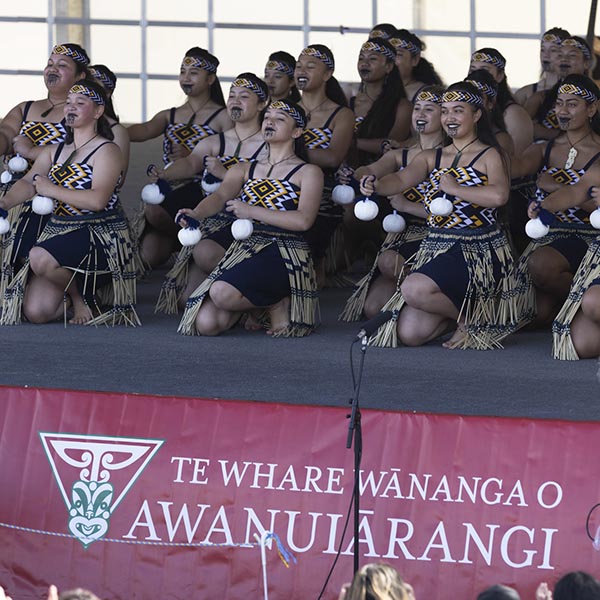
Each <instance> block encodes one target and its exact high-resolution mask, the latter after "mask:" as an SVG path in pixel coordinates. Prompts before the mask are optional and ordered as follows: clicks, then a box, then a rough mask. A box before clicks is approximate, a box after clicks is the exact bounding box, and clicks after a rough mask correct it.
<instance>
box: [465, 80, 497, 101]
mask: <svg viewBox="0 0 600 600" xmlns="http://www.w3.org/2000/svg"><path fill="white" fill-rule="evenodd" d="M465 83H470V84H471V85H472V86H474V87H476V88H477V89H478V90H479V91H480V92H481V93H483V94H485V95H486V96H487V97H488V98H495V97H496V96H497V95H498V90H497V89H496V88H493V87H492V86H491V85H489V84H488V83H483V81H475V80H474V79H465Z"/></svg>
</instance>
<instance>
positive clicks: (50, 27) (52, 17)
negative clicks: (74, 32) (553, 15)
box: [0, 0, 546, 120]
mask: <svg viewBox="0 0 600 600" xmlns="http://www.w3.org/2000/svg"><path fill="white" fill-rule="evenodd" d="M223 1H226V0H206V2H207V8H208V11H207V16H208V18H207V20H206V21H157V20H148V18H147V6H148V0H141V9H140V18H139V20H134V19H94V18H80V17H79V18H78V17H71V16H58V15H57V14H56V12H57V11H56V9H55V3H56V0H48V9H47V17H6V16H1V15H0V23H17V22H18V23H23V22H28V23H46V24H47V32H48V33H47V38H48V53H50V51H51V50H52V47H53V45H54V44H55V43H56V41H57V39H56V37H57V35H56V30H57V27H59V26H66V25H78V26H80V27H81V28H83V30H84V31H87V32H88V33H89V30H90V27H91V26H93V25H116V26H130V27H131V26H139V27H140V28H141V70H140V72H139V73H127V72H125V73H124V72H119V73H118V76H119V77H122V78H124V79H140V80H141V104H142V106H141V113H142V120H146V119H147V113H148V81H150V80H174V79H177V76H176V75H168V74H161V73H148V65H147V32H148V28H149V27H169V28H174V27H187V28H189V27H198V28H204V29H206V30H207V33H208V50H209V51H212V50H213V47H214V40H215V32H218V31H219V30H226V29H237V30H255V31H274V30H275V31H296V32H297V31H301V32H302V34H303V43H304V45H305V46H306V45H308V44H309V36H310V34H311V33H314V32H327V33H340V34H344V33H350V32H351V33H365V34H366V33H368V32H369V30H370V28H367V27H364V28H357V27H345V26H343V25H339V26H338V27H332V26H329V27H328V26H316V25H312V24H311V19H310V10H309V0H298V1H301V2H302V4H303V22H302V24H300V25H273V24H260V23H258V24H255V23H252V24H248V23H219V22H216V21H215V19H214V8H215V4H216V2H223ZM420 1H421V0H413V2H414V5H415V6H418V5H419V4H420ZM538 1H539V6H540V32H534V33H509V32H490V31H478V30H477V29H476V16H477V10H476V0H469V4H470V28H469V30H468V31H445V30H430V29H428V30H424V29H419V28H418V27H415V28H413V31H414V32H415V33H416V34H417V35H419V36H424V35H426V36H428V37H460V38H463V39H464V38H468V39H469V40H470V45H471V51H474V50H475V49H476V39H477V38H480V37H486V38H497V39H507V38H510V39H529V40H538V39H539V36H540V34H541V32H543V31H545V30H546V0H538ZM83 4H84V5H85V6H87V7H88V8H89V0H83ZM371 7H372V9H371V13H372V24H375V23H377V22H378V0H371ZM84 37H86V36H84ZM41 73H42V71H41V70H23V69H0V75H41ZM222 81H231V78H227V77H223V78H222Z"/></svg>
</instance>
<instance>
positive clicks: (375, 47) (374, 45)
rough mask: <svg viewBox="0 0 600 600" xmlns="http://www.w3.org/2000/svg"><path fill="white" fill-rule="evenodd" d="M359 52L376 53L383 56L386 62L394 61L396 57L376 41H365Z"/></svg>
mask: <svg viewBox="0 0 600 600" xmlns="http://www.w3.org/2000/svg"><path fill="white" fill-rule="evenodd" d="M360 51H361V52H377V54H383V56H385V57H386V58H387V59H388V60H395V58H396V55H395V54H394V53H393V52H392V51H391V50H390V49H389V48H386V47H385V46H384V45H383V44H380V43H379V42H378V41H377V40H367V41H366V42H365V43H364V44H363V45H362V46H361V47H360Z"/></svg>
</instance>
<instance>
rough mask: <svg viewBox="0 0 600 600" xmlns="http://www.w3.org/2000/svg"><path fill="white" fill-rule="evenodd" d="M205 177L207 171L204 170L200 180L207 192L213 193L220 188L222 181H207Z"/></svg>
mask: <svg viewBox="0 0 600 600" xmlns="http://www.w3.org/2000/svg"><path fill="white" fill-rule="evenodd" d="M205 177H206V171H205V172H204V175H203V177H202V181H201V182H200V185H201V186H202V189H203V190H204V192H205V193H206V194H212V193H214V192H216V191H217V190H218V189H219V187H221V183H222V182H221V181H207V180H206V179H205Z"/></svg>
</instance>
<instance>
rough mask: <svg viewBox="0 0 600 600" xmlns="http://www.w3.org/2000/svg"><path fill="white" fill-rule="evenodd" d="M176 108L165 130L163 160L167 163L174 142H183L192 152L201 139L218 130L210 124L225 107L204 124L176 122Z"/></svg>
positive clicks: (172, 111)
mask: <svg viewBox="0 0 600 600" xmlns="http://www.w3.org/2000/svg"><path fill="white" fill-rule="evenodd" d="M175 110H176V109H175V108H172V109H171V112H170V116H169V123H168V124H167V126H166V128H165V131H164V137H163V161H164V162H165V164H168V163H169V160H170V159H169V154H170V152H171V149H172V147H173V144H182V145H183V146H185V147H186V148H187V149H188V150H189V151H190V152H191V151H192V150H193V149H194V148H195V147H196V145H197V144H198V142H199V141H200V140H203V139H204V138H205V137H208V136H209V135H214V134H215V133H216V131H215V130H214V129H213V128H212V127H211V126H210V125H209V123H210V122H211V121H212V120H213V119H214V118H215V117H216V116H217V115H218V114H219V113H220V112H222V111H223V110H225V109H224V108H219V109H218V110H217V111H216V112H214V113H213V114H212V115H211V116H210V117H209V118H208V119H207V120H206V121H205V122H204V124H202V125H200V124H198V123H189V122H188V123H175Z"/></svg>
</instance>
